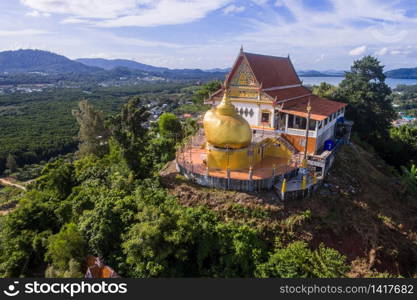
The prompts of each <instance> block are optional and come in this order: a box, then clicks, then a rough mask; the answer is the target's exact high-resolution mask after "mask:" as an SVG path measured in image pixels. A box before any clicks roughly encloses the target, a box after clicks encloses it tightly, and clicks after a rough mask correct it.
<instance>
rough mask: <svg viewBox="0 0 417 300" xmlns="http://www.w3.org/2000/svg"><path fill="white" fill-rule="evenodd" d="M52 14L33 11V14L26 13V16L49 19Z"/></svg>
mask: <svg viewBox="0 0 417 300" xmlns="http://www.w3.org/2000/svg"><path fill="white" fill-rule="evenodd" d="M50 15H51V14H50V13H41V12H39V11H37V10H33V11H31V12H28V13H26V16H29V17H35V18H36V17H49V16H50Z"/></svg>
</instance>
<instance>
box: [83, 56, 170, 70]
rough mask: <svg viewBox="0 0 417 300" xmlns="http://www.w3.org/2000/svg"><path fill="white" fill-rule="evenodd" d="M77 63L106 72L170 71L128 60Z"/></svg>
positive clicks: (99, 59)
mask: <svg viewBox="0 0 417 300" xmlns="http://www.w3.org/2000/svg"><path fill="white" fill-rule="evenodd" d="M76 61H77V62H80V63H82V64H84V65H86V66H90V67H98V68H103V69H105V70H111V69H114V68H118V67H124V68H128V69H133V70H141V71H148V72H163V71H167V70H169V69H168V68H162V67H154V66H151V65H146V64H142V63H139V62H137V61H134V60H128V59H104V58H78V59H76Z"/></svg>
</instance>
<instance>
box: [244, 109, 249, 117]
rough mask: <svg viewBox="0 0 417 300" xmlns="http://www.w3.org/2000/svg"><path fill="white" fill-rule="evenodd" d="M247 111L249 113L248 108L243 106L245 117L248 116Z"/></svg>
mask: <svg viewBox="0 0 417 300" xmlns="http://www.w3.org/2000/svg"><path fill="white" fill-rule="evenodd" d="M248 113H249V111H248V108H245V117H247V116H248Z"/></svg>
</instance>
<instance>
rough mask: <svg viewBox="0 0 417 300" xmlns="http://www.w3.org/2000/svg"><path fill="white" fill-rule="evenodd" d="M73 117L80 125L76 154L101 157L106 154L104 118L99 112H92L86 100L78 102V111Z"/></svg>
mask: <svg viewBox="0 0 417 300" xmlns="http://www.w3.org/2000/svg"><path fill="white" fill-rule="evenodd" d="M72 113H73V115H74V116H75V118H76V119H77V122H78V124H79V125H80V130H79V132H78V139H79V141H80V145H79V150H78V154H79V155H80V156H84V155H86V154H95V155H97V156H103V155H104V154H106V153H107V138H108V136H109V131H108V129H107V128H106V127H105V126H104V116H103V113H102V112H101V111H97V110H94V109H93V107H92V106H90V105H89V104H88V102H87V101H86V100H83V101H80V102H79V104H78V110H73V112H72Z"/></svg>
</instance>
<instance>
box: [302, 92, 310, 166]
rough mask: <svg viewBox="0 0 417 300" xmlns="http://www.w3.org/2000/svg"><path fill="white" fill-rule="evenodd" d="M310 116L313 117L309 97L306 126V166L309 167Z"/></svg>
mask: <svg viewBox="0 0 417 300" xmlns="http://www.w3.org/2000/svg"><path fill="white" fill-rule="evenodd" d="M310 116H311V105H310V97H308V103H307V125H306V145H305V149H304V162H303V163H304V164H305V165H307V149H308V134H309V130H310Z"/></svg>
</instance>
